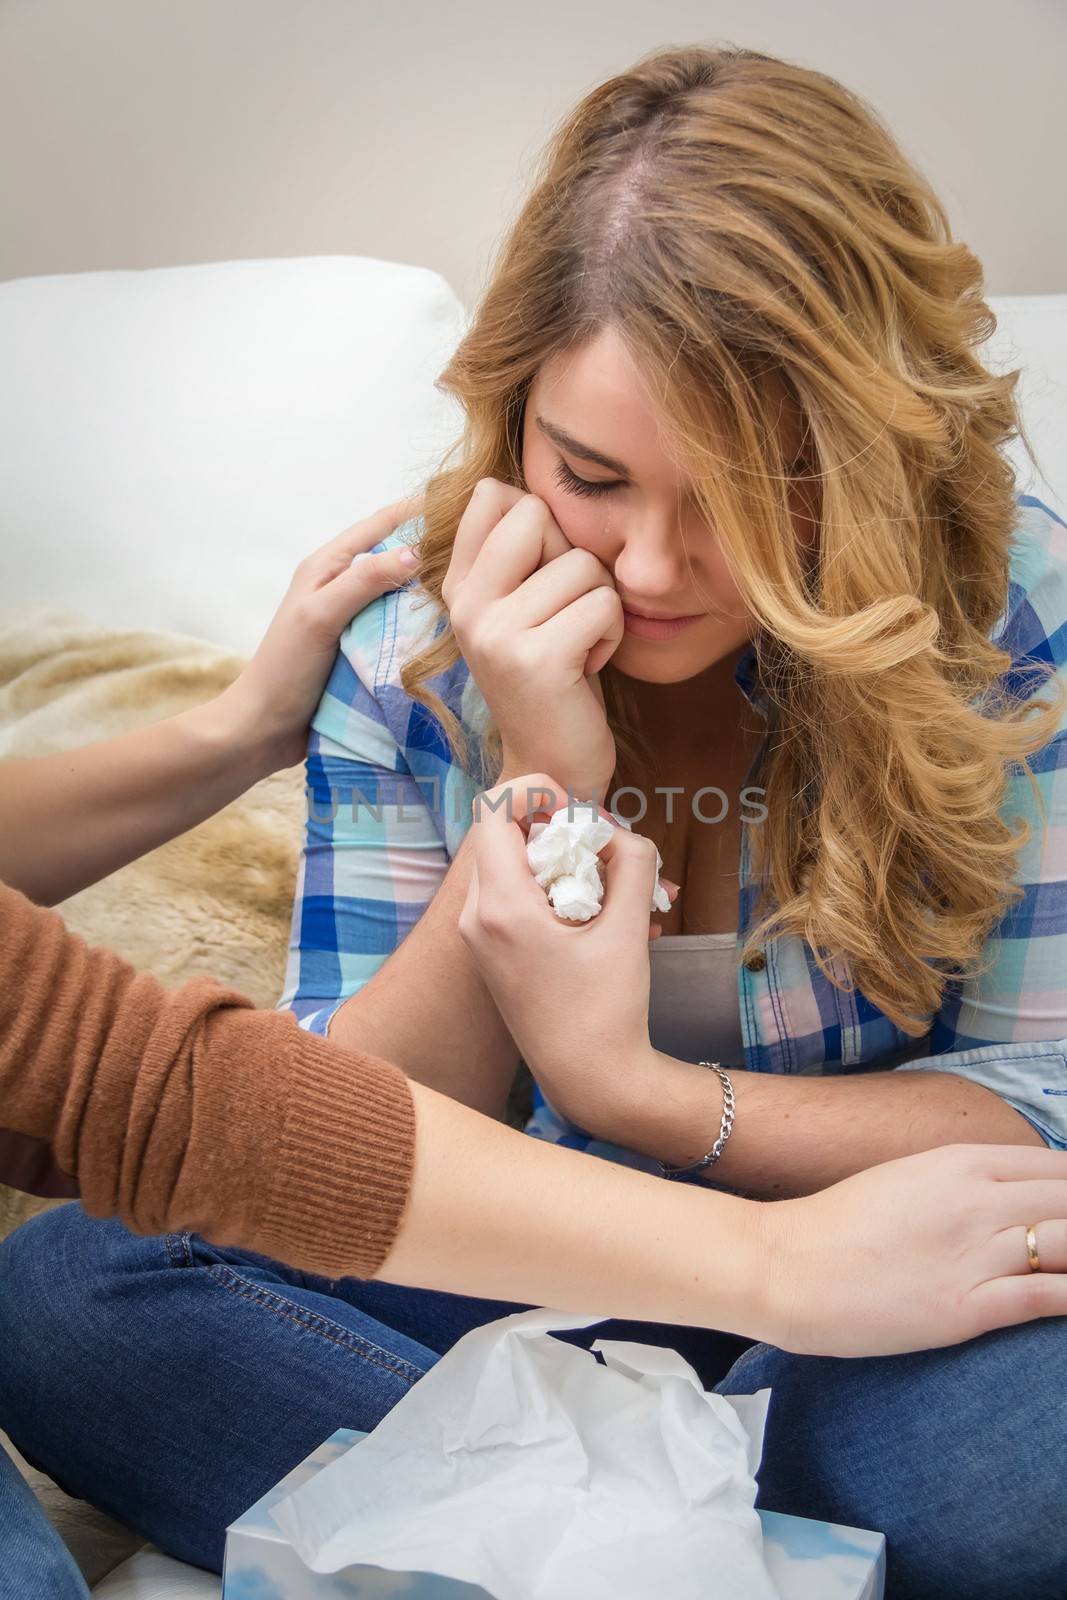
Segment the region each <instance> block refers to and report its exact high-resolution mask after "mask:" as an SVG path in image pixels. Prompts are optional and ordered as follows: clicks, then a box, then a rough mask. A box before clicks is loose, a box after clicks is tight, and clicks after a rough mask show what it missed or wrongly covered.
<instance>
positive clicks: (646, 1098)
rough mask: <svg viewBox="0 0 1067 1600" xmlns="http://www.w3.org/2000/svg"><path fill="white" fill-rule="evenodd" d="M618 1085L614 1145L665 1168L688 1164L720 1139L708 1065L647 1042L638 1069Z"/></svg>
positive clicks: (719, 1091) (717, 1088)
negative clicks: (685, 1058) (650, 1158)
mask: <svg viewBox="0 0 1067 1600" xmlns="http://www.w3.org/2000/svg"><path fill="white" fill-rule="evenodd" d="M619 1089H620V1093H619V1096H618V1099H617V1101H616V1103H615V1106H614V1117H615V1118H616V1119H617V1121H618V1123H619V1131H620V1134H621V1135H622V1136H621V1137H618V1138H615V1139H613V1140H612V1142H613V1143H617V1144H622V1145H624V1146H625V1147H626V1148H628V1149H630V1150H636V1151H638V1152H639V1153H640V1154H641V1155H647V1156H654V1157H655V1158H656V1160H657V1161H664V1162H666V1163H667V1165H668V1166H672V1167H687V1166H690V1165H691V1164H692V1163H693V1162H694V1161H699V1160H700V1159H701V1157H702V1156H705V1155H706V1154H707V1152H708V1151H709V1150H710V1149H711V1147H712V1145H713V1144H714V1143H715V1140H716V1139H717V1138H718V1135H719V1128H720V1124H721V1120H722V1111H723V1087H722V1082H721V1080H720V1078H719V1075H718V1073H715V1072H712V1071H711V1070H710V1069H709V1068H708V1067H700V1066H697V1065H696V1064H695V1063H694V1062H692V1061H679V1060H678V1059H677V1058H676V1057H675V1056H668V1055H665V1054H664V1053H663V1051H661V1050H656V1049H653V1048H652V1046H651V1045H649V1047H648V1050H647V1052H645V1053H644V1055H643V1056H642V1058H641V1061H640V1064H639V1066H638V1069H637V1070H636V1071H633V1072H630V1071H628V1072H627V1073H626V1074H625V1080H624V1083H623V1084H621V1085H619ZM604 1137H607V1135H604ZM715 1176H716V1177H717V1176H718V1168H717V1167H716V1169H715Z"/></svg>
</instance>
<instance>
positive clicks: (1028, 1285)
mask: <svg viewBox="0 0 1067 1600" xmlns="http://www.w3.org/2000/svg"><path fill="white" fill-rule="evenodd" d="M970 1301H971V1309H972V1311H973V1313H974V1316H975V1319H976V1321H977V1323H978V1327H977V1328H976V1330H975V1331H976V1332H990V1331H992V1329H994V1328H1010V1327H1013V1326H1014V1325H1015V1324H1016V1323H1019V1322H1035V1321H1036V1320H1037V1319H1038V1318H1039V1317H1062V1316H1064V1315H1067V1273H1061V1272H1028V1273H1026V1274H1025V1275H1023V1276H1020V1275H1018V1274H1015V1275H1013V1276H1011V1277H1008V1278H990V1279H989V1281H988V1283H981V1284H979V1285H978V1287H977V1288H976V1289H973V1290H972V1291H971V1295H970Z"/></svg>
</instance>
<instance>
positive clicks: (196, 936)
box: [0, 610, 304, 1237]
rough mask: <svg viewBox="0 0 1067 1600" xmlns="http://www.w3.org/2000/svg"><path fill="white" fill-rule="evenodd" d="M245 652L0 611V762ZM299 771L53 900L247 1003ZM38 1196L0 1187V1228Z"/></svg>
mask: <svg viewBox="0 0 1067 1600" xmlns="http://www.w3.org/2000/svg"><path fill="white" fill-rule="evenodd" d="M243 665H244V662H243V658H241V657H240V656H236V655H232V654H230V653H229V652H228V651H226V650H223V649H222V648H220V647H219V646H217V645H213V644H208V643H205V642H204V641H202V640H198V639H191V638H187V637H185V636H183V635H180V634H164V633H140V632H121V633H117V632H114V631H111V630H105V629H101V628H98V627H94V626H92V625H91V624H87V623H85V622H83V621H80V620H79V619H78V618H77V617H76V616H74V615H72V614H71V613H70V612H62V611H55V610H48V611H40V612H35V613H32V614H31V615H29V616H27V617H24V618H21V619H18V620H10V619H9V620H6V621H2V620H0V760H7V759H9V758H12V757H20V756H35V755H47V754H49V753H50V752H52V751H54V750H66V749H70V748H72V747H74V746H77V745H83V744H90V743H92V742H94V741H95V740H97V739H105V738H108V737H109V736H110V735H112V734H116V733H125V732H127V731H129V730H130V729H133V728H138V727H143V726H144V725H145V724H146V723H150V722H156V721H159V720H160V719H161V718H163V717H169V716H172V715H174V714H175V713H177V712H179V711H185V710H187V709H189V707H191V706H194V705H198V704H200V703H201V702H203V701H205V700H209V699H211V698H212V697H213V696H214V695H216V694H218V693H220V692H221V690H223V689H224V688H225V687H226V686H227V684H229V683H231V682H232V681H233V679H234V678H235V677H236V676H237V674H238V673H239V672H240V670H241V667H242V666H243ZM303 793H304V775H303V768H302V767H301V766H297V767H292V768H290V769H289V770H288V771H285V772H280V773H275V774H274V775H273V776H272V777H270V778H267V779H265V780H264V781H263V782H262V783H259V784H257V785H256V787H255V788H254V789H251V790H249V792H248V793H247V794H246V795H243V796H242V797H241V798H240V799H239V800H236V801H234V802H233V804H232V805H229V806H227V807H226V808H225V810H223V811H220V812H219V813H218V814H217V815H216V816H214V817H211V818H210V819H209V820H208V821H207V822H204V823H201V825H200V826H199V827H197V828H193V829H192V830H191V831H190V832H189V833H186V834H183V835H182V836H181V837H180V838H178V839H173V840H171V842H170V843H169V844H165V845H162V846H160V848H159V849H157V850H153V851H152V852H151V853H150V854H149V855H147V856H143V857H142V858H141V860H140V861H135V862H133V863H132V864H131V865H130V866H128V867H124V868H123V869H122V870H121V871H120V872H116V873H115V874H113V876H112V877H110V878H108V879H106V880H105V881H104V882H103V883H98V884H95V885H94V886H93V887H92V888H89V889H85V890H83V891H82V893H81V894H77V895H74V896H72V898H71V899H69V900H67V901H65V902H64V903H63V905H62V906H60V907H59V909H60V910H61V911H62V913H63V916H64V918H65V919H66V922H67V925H68V926H69V927H70V928H72V929H74V931H75V932H77V933H80V934H81V935H82V936H83V937H84V938H86V939H87V940H88V941H89V942H90V944H101V945H107V946H108V947H109V948H110V949H112V950H115V951H117V952H118V953H119V954H120V955H122V956H124V957H125V958H126V959H127V960H128V961H131V962H133V963H134V965H136V966H138V967H140V968H142V969H144V970H146V971H148V972H152V973H154V974H155V975H156V977H158V978H159V979H160V980H161V981H162V982H163V983H165V984H167V985H169V986H175V985H177V984H179V983H182V982H183V981H184V980H185V979H186V978H189V977H192V976H193V975H194V974H198V973H207V974H209V975H210V976H212V977H216V978H218V979H219V980H220V981H222V982H224V983H228V984H233V985H234V986H235V987H236V988H238V989H240V990H242V991H243V992H244V993H245V994H247V995H250V996H251V997H252V999H253V1000H255V1001H256V1003H257V1004H259V1005H264V1006H272V1005H274V1004H275V1003H276V1001H277V999H278V996H279V994H280V992H281V988H282V982H283V976H284V970H285V953H286V946H287V942H288V932H289V914H290V910H291V907H292V900H293V888H294V883H295V877H296V866H297V860H298V856H299V850H300V841H301V830H302V826H303V817H304V798H303ZM45 1203H46V1202H41V1201H39V1200H28V1199H27V1198H26V1197H25V1196H19V1197H16V1196H15V1195H14V1193H13V1192H12V1191H10V1190H4V1189H3V1188H2V1186H0V1237H2V1236H3V1234H4V1233H6V1232H7V1231H9V1229H10V1227H11V1226H13V1225H14V1223H15V1222H16V1221H17V1220H21V1218H22V1217H23V1216H28V1215H30V1214H32V1213H33V1212H34V1211H38V1210H40V1209H42V1205H43V1204H45Z"/></svg>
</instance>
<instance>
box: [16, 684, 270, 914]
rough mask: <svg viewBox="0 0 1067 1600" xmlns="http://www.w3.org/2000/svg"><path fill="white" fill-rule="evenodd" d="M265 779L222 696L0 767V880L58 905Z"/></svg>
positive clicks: (260, 756) (258, 756)
mask: <svg viewBox="0 0 1067 1600" xmlns="http://www.w3.org/2000/svg"><path fill="white" fill-rule="evenodd" d="M267 770H269V764H268V763H267V762H266V760H265V756H264V752H263V751H262V750H260V749H258V748H255V747H254V746H252V745H250V744H249V742H248V740H247V738H246V737H244V736H242V735H241V734H240V733H239V724H238V720H237V718H236V717H235V716H232V715H231V712H230V703H229V701H228V700H227V699H226V696H225V695H223V696H220V697H219V698H218V699H217V700H214V701H211V702H209V703H208V704H207V705H204V706H198V707H196V708H195V709H194V710H192V711H187V712H182V713H181V714H180V715H178V716H175V717H169V718H167V719H166V720H165V721H163V722H158V723H155V724H154V725H153V726H151V727H148V728H140V729H138V730H136V731H135V732H133V733H126V734H121V735H119V736H118V737H116V738H114V739H105V740H102V741H101V742H100V743H98V744H92V745H87V746H86V747H84V748H83V749H80V750H66V751H60V752H57V753H56V754H54V755H50V756H41V757H35V758H32V759H29V760H11V761H5V762H3V763H0V878H2V879H3V880H4V881H5V882H7V883H9V884H11V885H12V886H13V887H14V888H17V889H20V890H21V891H22V892H23V894H25V895H27V896H28V897H29V898H30V899H31V900H35V901H36V902H37V903H38V904H41V905H55V904H56V903H57V902H59V901H60V900H65V899H67V897H68V896H69V895H72V894H76V893H77V892H78V891H79V890H80V889H84V888H86V887H87V886H88V885H89V884H91V883H96V882H97V881H98V880H99V879H101V878H104V877H106V876H107V875H108V874H109V873H111V872H114V871H116V870H117V869H118V868H119V867H122V866H125V865H126V864H127V862H130V861H134V860H136V859H137V857H138V856H141V855H144V854H145V852H146V851H148V850H152V849H154V848H155V847H156V846H157V845H159V844H162V843H164V842H165V841H166V840H168V839H173V838H175V837H176V836H177V835H178V834H180V833H184V832H186V830H187V829H189V828H192V827H195V826H196V824H197V823H199V822H203V821H204V819H205V818H206V817H209V816H211V815H212V814H213V813H214V812H216V811H218V810H219V809H220V808H221V807H222V806H224V805H227V804H228V803H229V802H230V801H231V800H233V799H235V798H236V797H237V796H238V795H239V794H243V793H244V791H245V790H246V789H247V788H249V787H250V785H251V784H253V783H255V782H256V781H257V780H258V779H259V778H261V777H263V776H264V774H265V772H266V771H267Z"/></svg>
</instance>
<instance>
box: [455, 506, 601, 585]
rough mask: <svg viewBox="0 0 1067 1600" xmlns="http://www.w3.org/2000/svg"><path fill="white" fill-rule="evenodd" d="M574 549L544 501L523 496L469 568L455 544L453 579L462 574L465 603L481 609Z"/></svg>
mask: <svg viewBox="0 0 1067 1600" xmlns="http://www.w3.org/2000/svg"><path fill="white" fill-rule="evenodd" d="M458 543H459V536H458V535H457V546H458ZM573 548H574V546H573V545H571V544H570V543H569V542H568V540H567V539H566V537H565V536H564V534H563V532H562V530H561V528H560V527H559V525H558V523H557V522H556V520H555V518H554V517H553V516H552V513H551V512H550V511H549V509H548V507H547V506H546V505H545V503H544V501H543V500H539V499H538V498H537V496H536V495H532V494H524V495H520V497H519V499H518V500H516V501H515V503H514V504H513V505H512V506H510V507H508V508H507V509H506V510H505V511H504V513H503V515H502V516H500V517H499V518H498V519H497V520H496V521H495V522H494V523H493V525H492V526H491V527H490V528H488V530H487V531H486V532H485V533H484V535H483V536H482V537H481V539H480V544H479V547H478V550H477V552H476V555H475V556H474V558H473V559H472V560H471V562H470V565H469V566H468V567H467V568H466V571H465V572H464V571H463V570H462V568H461V566H458V565H457V561H456V555H457V551H456V547H454V548H453V555H452V561H451V562H450V563H449V582H450V585H455V584H456V583H458V582H459V581H460V580H461V579H462V582H463V586H464V587H463V592H464V603H465V604H468V605H470V606H471V608H472V609H473V610H474V611H475V612H477V611H480V610H481V609H482V608H483V607H485V606H487V605H489V604H491V602H492V601H494V600H501V599H503V598H504V597H505V596H506V595H510V594H513V593H514V591H515V590H516V589H518V588H519V587H520V586H521V585H522V584H523V583H525V581H526V580H527V578H529V577H531V576H532V575H533V573H535V572H536V571H537V569H538V567H539V565H540V564H541V563H542V562H545V561H547V562H548V563H549V564H550V563H551V562H552V561H553V560H554V559H555V558H556V557H558V556H562V555H565V554H566V552H567V551H568V550H572V549H573ZM451 592H454V590H453V589H452V588H451V587H450V593H451Z"/></svg>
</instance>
